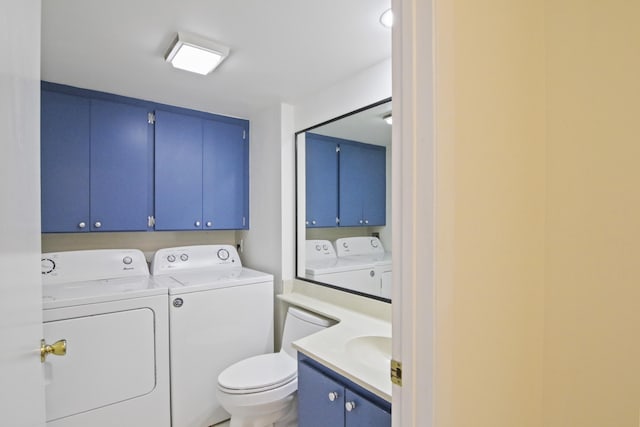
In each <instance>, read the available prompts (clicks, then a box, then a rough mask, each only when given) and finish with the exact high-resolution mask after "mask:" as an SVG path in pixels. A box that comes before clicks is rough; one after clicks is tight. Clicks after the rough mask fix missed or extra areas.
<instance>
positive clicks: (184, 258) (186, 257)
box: [180, 254, 189, 261]
mask: <svg viewBox="0 0 640 427" xmlns="http://www.w3.org/2000/svg"><path fill="white" fill-rule="evenodd" d="M180 259H181V260H182V261H186V260H188V259H189V255H187V254H182V255H180Z"/></svg>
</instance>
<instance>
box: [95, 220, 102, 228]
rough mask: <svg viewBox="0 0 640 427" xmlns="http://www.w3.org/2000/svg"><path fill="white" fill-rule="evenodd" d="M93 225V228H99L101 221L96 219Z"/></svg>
mask: <svg viewBox="0 0 640 427" xmlns="http://www.w3.org/2000/svg"><path fill="white" fill-rule="evenodd" d="M93 226H94V227H95V228H100V227H102V223H101V222H100V221H96V222H95V224H93Z"/></svg>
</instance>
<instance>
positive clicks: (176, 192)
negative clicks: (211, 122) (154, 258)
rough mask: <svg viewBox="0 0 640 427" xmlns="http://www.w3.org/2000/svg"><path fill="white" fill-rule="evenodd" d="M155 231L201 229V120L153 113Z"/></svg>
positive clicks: (186, 116)
mask: <svg viewBox="0 0 640 427" xmlns="http://www.w3.org/2000/svg"><path fill="white" fill-rule="evenodd" d="M155 132H156V134H155V141H156V146H155V184H156V187H155V217H156V226H155V228H156V230H198V229H202V119H200V118H199V117H193V116H188V115H185V114H179V113H173V112H168V111H159V110H158V111H156V128H155Z"/></svg>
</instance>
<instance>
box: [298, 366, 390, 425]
mask: <svg viewBox="0 0 640 427" xmlns="http://www.w3.org/2000/svg"><path fill="white" fill-rule="evenodd" d="M298 410H299V413H298V425H299V427H324V426H327V425H330V426H334V427H355V426H363V427H364V426H366V427H390V426H391V404H390V403H389V402H387V401H386V400H384V399H381V398H380V397H378V396H376V395H374V394H373V393H371V392H370V391H368V390H366V389H365V388H363V387H361V386H359V385H357V384H355V383H354V382H353V381H350V380H348V379H347V378H345V377H343V376H342V375H339V374H337V373H336V372H335V371H333V370H331V369H329V368H327V367H326V366H324V365H322V364H321V363H318V362H317V361H315V360H313V359H311V358H309V357H307V356H305V355H303V354H299V357H298Z"/></svg>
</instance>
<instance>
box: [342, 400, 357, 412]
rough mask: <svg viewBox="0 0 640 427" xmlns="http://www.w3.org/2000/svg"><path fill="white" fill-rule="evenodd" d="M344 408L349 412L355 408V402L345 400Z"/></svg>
mask: <svg viewBox="0 0 640 427" xmlns="http://www.w3.org/2000/svg"><path fill="white" fill-rule="evenodd" d="M344 409H346V410H347V412H351V411H353V410H354V409H356V402H347V403H345V404H344Z"/></svg>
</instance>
